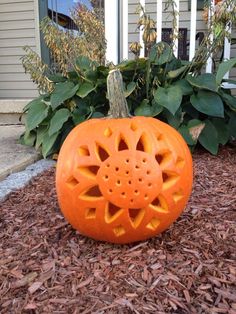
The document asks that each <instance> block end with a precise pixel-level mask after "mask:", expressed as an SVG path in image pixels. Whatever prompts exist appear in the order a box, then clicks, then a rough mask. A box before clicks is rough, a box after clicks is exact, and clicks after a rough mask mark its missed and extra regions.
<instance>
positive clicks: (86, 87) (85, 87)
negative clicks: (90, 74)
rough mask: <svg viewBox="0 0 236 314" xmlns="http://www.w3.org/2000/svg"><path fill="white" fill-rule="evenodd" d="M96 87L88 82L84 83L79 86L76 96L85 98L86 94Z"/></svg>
mask: <svg viewBox="0 0 236 314" xmlns="http://www.w3.org/2000/svg"><path fill="white" fill-rule="evenodd" d="M95 88H96V87H95V86H94V85H93V84H91V83H88V82H85V83H83V84H81V85H80V87H79V89H78V91H77V93H76V95H78V96H79V97H81V98H85V97H86V96H88V94H90V93H91V92H92V91H93V90H94V89H95Z"/></svg>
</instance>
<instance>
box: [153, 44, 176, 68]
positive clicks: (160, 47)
mask: <svg viewBox="0 0 236 314" xmlns="http://www.w3.org/2000/svg"><path fill="white" fill-rule="evenodd" d="M173 58H174V56H173V52H172V49H171V47H170V46H169V45H168V44H167V43H165V42H163V41H161V42H159V43H157V44H156V45H153V46H152V48H151V51H150V61H151V62H154V63H155V64H156V65H162V64H165V63H167V62H169V61H171V60H172V59H173Z"/></svg>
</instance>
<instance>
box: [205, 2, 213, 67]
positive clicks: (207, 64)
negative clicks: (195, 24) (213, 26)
mask: <svg viewBox="0 0 236 314" xmlns="http://www.w3.org/2000/svg"><path fill="white" fill-rule="evenodd" d="M214 6H215V0H211V4H210V7H209V11H208V27H209V24H210V22H211V19H212V14H213V12H212V8H214ZM213 40H214V35H213V33H212V34H211V35H210V46H211V44H212V43H213ZM212 65H213V60H212V55H210V57H209V58H208V60H207V63H206V73H212Z"/></svg>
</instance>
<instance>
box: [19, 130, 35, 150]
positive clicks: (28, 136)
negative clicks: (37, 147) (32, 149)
mask: <svg viewBox="0 0 236 314" xmlns="http://www.w3.org/2000/svg"><path fill="white" fill-rule="evenodd" d="M35 140H36V134H35V131H28V130H26V131H25V133H24V134H23V135H22V136H21V138H20V143H21V144H23V145H26V146H34V143H35Z"/></svg>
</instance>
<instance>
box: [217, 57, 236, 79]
mask: <svg viewBox="0 0 236 314" xmlns="http://www.w3.org/2000/svg"><path fill="white" fill-rule="evenodd" d="M235 64H236V58H233V59H230V60H227V61H223V62H221V63H220V65H219V67H218V70H217V73H216V83H217V84H218V85H220V84H221V81H222V79H223V77H224V76H225V74H226V73H228V72H229V71H230V70H231V69H232V68H233V67H234V65H235Z"/></svg>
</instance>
